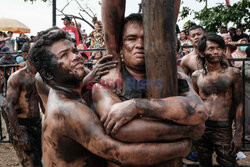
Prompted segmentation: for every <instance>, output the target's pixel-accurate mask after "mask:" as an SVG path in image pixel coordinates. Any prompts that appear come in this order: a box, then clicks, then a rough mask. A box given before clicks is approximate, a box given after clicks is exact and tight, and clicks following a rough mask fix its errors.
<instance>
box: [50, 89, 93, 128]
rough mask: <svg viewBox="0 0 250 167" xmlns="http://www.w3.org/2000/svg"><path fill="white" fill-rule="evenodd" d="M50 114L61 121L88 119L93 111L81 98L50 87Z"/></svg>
mask: <svg viewBox="0 0 250 167" xmlns="http://www.w3.org/2000/svg"><path fill="white" fill-rule="evenodd" d="M47 111H48V116H49V117H50V118H52V119H53V120H56V121H58V122H61V123H65V121H66V122H68V121H69V122H72V121H77V122H78V121H79V120H81V121H86V120H88V119H90V118H89V117H88V115H89V113H90V112H92V111H91V110H90V109H89V108H88V106H86V104H84V103H83V102H82V101H81V99H70V98H68V97H66V96H64V95H62V94H60V93H58V92H56V91H55V90H53V89H50V92H49V97H48V102H47Z"/></svg>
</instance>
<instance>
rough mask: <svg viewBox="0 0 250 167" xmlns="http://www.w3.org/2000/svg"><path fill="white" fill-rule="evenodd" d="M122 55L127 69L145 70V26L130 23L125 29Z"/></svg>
mask: <svg viewBox="0 0 250 167" xmlns="http://www.w3.org/2000/svg"><path fill="white" fill-rule="evenodd" d="M122 39H123V45H122V50H121V54H122V55H123V59H124V63H125V65H126V66H127V67H130V68H134V69H138V68H145V67H144V66H145V59H144V35H143V25H142V24H140V23H137V22H128V23H127V24H126V25H125V27H124V34H123V38H122Z"/></svg>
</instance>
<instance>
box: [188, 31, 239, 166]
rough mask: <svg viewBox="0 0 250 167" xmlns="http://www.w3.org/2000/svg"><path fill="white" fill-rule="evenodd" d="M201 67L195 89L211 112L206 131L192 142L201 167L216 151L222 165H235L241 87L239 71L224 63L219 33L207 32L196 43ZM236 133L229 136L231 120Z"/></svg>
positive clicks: (222, 46) (207, 164)
mask: <svg viewBox="0 0 250 167" xmlns="http://www.w3.org/2000/svg"><path fill="white" fill-rule="evenodd" d="M197 46H198V50H199V52H200V55H199V60H200V62H201V64H202V66H203V69H201V70H197V71H195V72H194V73H193V75H192V80H193V84H194V88H195V90H196V92H197V93H198V94H199V95H200V97H201V99H202V100H203V101H204V103H205V105H206V107H207V109H208V110H209V112H210V113H211V115H210V118H209V119H208V120H207V121H206V130H205V133H204V135H203V136H202V138H201V139H200V140H199V141H198V142H197V144H195V146H196V150H197V154H198V160H199V162H200V165H201V166H202V167H210V166H212V154H213V152H214V151H215V152H216V154H217V162H218V164H219V165H221V166H238V165H237V162H236V153H237V152H238V151H239V150H240V148H241V140H242V127H243V104H242V102H243V99H242V97H243V90H242V77H241V72H240V71H239V70H238V69H236V68H233V67H228V65H227V63H226V62H224V56H225V55H224V54H223V52H224V49H225V43H224V40H223V38H222V37H221V36H219V35H216V34H208V35H206V36H204V37H202V38H201V39H200V41H199V42H198V45H197ZM233 120H235V134H234V136H232V122H233Z"/></svg>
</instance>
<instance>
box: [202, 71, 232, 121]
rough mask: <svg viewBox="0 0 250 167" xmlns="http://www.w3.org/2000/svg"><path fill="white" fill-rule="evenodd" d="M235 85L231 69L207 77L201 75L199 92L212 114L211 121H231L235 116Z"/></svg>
mask: <svg viewBox="0 0 250 167" xmlns="http://www.w3.org/2000/svg"><path fill="white" fill-rule="evenodd" d="M233 83H234V78H233V72H232V70H231V69H230V68H227V69H225V70H222V71H220V72H210V73H208V74H207V75H203V74H202V73H200V75H199V77H198V78H197V86H198V92H199V95H200V97H201V99H202V100H203V101H204V102H205V105H206V106H207V108H208V109H209V111H210V112H211V115H210V120H214V121H228V120H230V118H231V116H232V114H233V113H232V109H233V103H232V101H233V97H232V94H233Z"/></svg>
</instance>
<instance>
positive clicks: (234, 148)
mask: <svg viewBox="0 0 250 167" xmlns="http://www.w3.org/2000/svg"><path fill="white" fill-rule="evenodd" d="M240 149H241V137H240V135H235V136H234V138H233V140H232V141H231V144H230V149H229V152H230V154H231V155H232V156H233V157H234V156H236V154H237V153H238V152H239V151H240Z"/></svg>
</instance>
